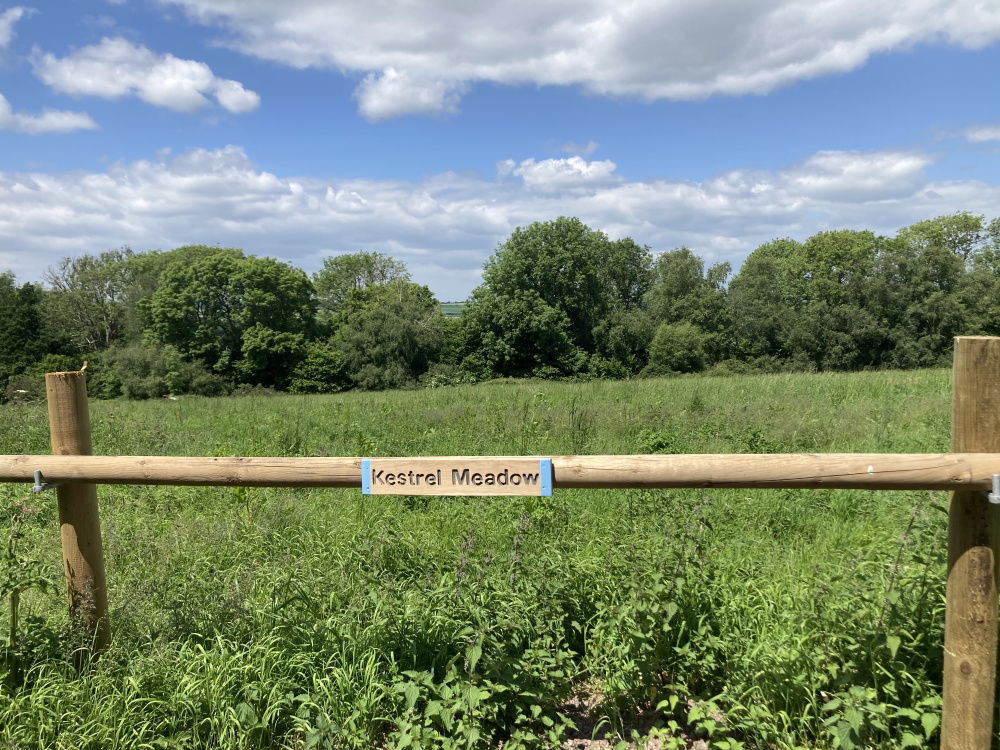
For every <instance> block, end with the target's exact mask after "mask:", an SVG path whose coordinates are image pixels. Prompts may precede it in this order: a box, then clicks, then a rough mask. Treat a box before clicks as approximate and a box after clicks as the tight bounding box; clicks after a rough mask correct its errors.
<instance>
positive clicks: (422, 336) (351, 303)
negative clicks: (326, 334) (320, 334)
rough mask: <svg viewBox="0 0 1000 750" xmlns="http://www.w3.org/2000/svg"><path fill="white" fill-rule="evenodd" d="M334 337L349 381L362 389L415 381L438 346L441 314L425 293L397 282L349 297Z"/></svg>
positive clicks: (434, 300) (370, 288)
mask: <svg viewBox="0 0 1000 750" xmlns="http://www.w3.org/2000/svg"><path fill="white" fill-rule="evenodd" d="M342 306H343V307H345V308H347V309H349V310H350V314H349V317H348V322H347V323H346V324H345V325H344V326H343V327H341V328H340V329H339V330H338V331H337V334H336V336H335V340H336V341H337V343H338V345H339V348H340V351H341V352H342V353H343V356H344V365H345V367H346V370H347V372H348V373H349V374H350V377H351V379H352V380H353V381H354V382H355V383H357V385H358V386H359V387H360V388H363V389H365V390H382V389H386V388H401V387H404V386H408V385H412V384H413V383H415V382H416V380H417V378H419V377H420V376H421V375H422V374H423V373H424V372H426V371H427V368H428V367H429V366H430V365H431V363H432V362H433V361H434V360H435V358H436V357H437V354H438V352H439V351H440V349H441V346H442V330H443V328H444V315H442V313H441V306H440V304H439V303H438V301H437V300H436V299H434V295H433V294H431V291H430V289H428V288H427V287H426V286H420V285H418V284H414V283H412V282H409V281H403V280H402V279H400V280H396V281H392V282H390V283H388V284H382V285H375V286H367V287H365V288H363V289H356V290H354V291H352V292H349V293H348V296H347V298H346V299H345V300H344V302H343V303H342Z"/></svg>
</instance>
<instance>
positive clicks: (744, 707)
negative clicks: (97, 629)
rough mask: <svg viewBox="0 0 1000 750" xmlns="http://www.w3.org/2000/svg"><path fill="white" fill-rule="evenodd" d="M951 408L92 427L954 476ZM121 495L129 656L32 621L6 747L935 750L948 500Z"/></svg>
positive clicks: (17, 653)
mask: <svg viewBox="0 0 1000 750" xmlns="http://www.w3.org/2000/svg"><path fill="white" fill-rule="evenodd" d="M950 392H951V377H950V373H949V372H947V371H922V372H885V373H863V374H853V375H838V374H823V375H781V376H755V377H731V378H708V377H699V378H695V377H692V378H678V379H667V380H644V381H635V382H609V381H599V382H591V383H565V384H560V383H551V382H535V381H519V382H495V383H487V384H481V385H477V386H466V387H455V388H442V389H435V390H421V391H407V392H393V393H384V394H383V393H379V394H370V393H353V392H352V393H346V394H338V395H332V396H280V397H264V396H251V397H243V398H229V399H199V398H183V399H180V400H178V401H157V402H144V403H135V402H122V401H117V402H93V403H92V404H91V414H92V422H93V435H94V449H95V452H97V453H103V454H133V455H134V454H154V455H246V456H255V455H257V456H268V455H273V456H282V455H287V456H338V455H366V456H401V455H456V454H458V455H470V454H472V455H474V454H493V455H497V454H501V455H502V454H508V455H517V454H535V455H537V454H541V455H559V454H566V453H644V452H699V453H712V452H726V453H730V452H733V453H735V452H781V451H823V452H832V451H845V452H933V451H944V450H947V448H948V443H949V404H950ZM48 450H49V444H48V427H47V420H46V411H45V405H44V404H27V405H13V404H11V405H7V406H4V407H0V453H3V454H9V453H46V452H48ZM24 495H25V489H24V487H23V486H9V485H7V486H0V507H3V508H7V509H9V510H8V514H15V515H16V512H17V509H16V508H14V506H13V503H14V501H16V500H19V499H21V498H23V497H24ZM99 496H100V502H101V513H102V526H103V535H104V544H105V556H106V562H107V575H108V582H109V598H110V602H111V617H112V622H113V630H114V640H113V645H112V648H111V650H110V651H109V652H108V653H107V654H106V655H105V656H104V657H103V658H102V659H101V660H100V662H98V664H97V665H96V666H95V667H93V668H92V669H90V670H88V671H85V672H84V673H82V674H77V673H76V672H75V671H74V669H73V667H72V652H73V650H74V648H75V647H76V646H77V645H78V642H79V631H78V630H77V629H75V628H74V627H73V626H72V623H70V622H69V621H68V617H67V615H66V613H65V602H64V600H63V598H62V597H61V596H60V595H57V594H44V593H40V592H38V591H32V592H30V594H27V595H26V596H25V601H24V603H23V604H22V619H23V622H24V625H23V627H22V628H21V641H20V644H19V645H18V647H17V648H16V649H7V650H6V651H4V652H3V661H2V662H0V668H2V669H6V670H7V673H6V677H5V678H4V681H3V682H2V684H0V746H9V747H18V748H22V747H64V748H71V747H73V748H76V747H85V748H108V747H122V748H125V747H128V748H161V747H162V748H166V747H177V748H181V747H184V748H187V747H199V748H202V747H204V748H209V747H211V748H272V747H273V748H285V747H287V748H314V747H315V748H322V747H357V748H362V747H372V746H400V747H402V746H404V745H406V744H407V743H411V745H412V746H417V745H423V746H426V747H459V746H461V747H487V746H496V745H497V743H498V742H499V741H500V740H503V741H504V742H505V745H504V747H505V748H509V747H517V746H529V747H545V746H550V745H551V746H554V744H555V743H558V742H561V741H562V740H563V739H564V738H565V737H567V736H570V737H572V736H579V735H580V734H583V735H585V736H587V737H589V736H591V734H592V733H595V732H596V734H597V735H599V736H604V734H606V733H610V734H611V735H612V736H613V737H618V738H620V739H623V740H635V741H636V742H638V743H640V744H641V742H642V741H644V739H645V738H646V737H648V736H649V734H650V733H651V732H652V733H653V734H657V733H659V734H660V735H661V736H662V738H663V741H664V743H665V746H666V747H683V746H686V745H684V744H683V743H684V740H683V739H681V737H682V736H684V737H687V738H688V740H690V739H692V738H694V737H701V738H704V739H706V740H708V741H709V742H710V743H711V744H710V747H713V748H735V747H740V746H741V745H740V744H739V743H743V745H742V746H745V747H748V748H772V747H782V748H783V747H822V748H826V747H834V746H835V743H837V742H839V746H841V747H848V748H849V747H865V746H878V747H904V746H907V745H909V746H928V747H931V746H935V745H936V741H937V739H936V726H937V720H938V715H939V710H940V709H939V700H938V698H937V696H938V695H939V692H940V680H941V674H940V673H941V651H942V629H943V600H944V558H943V555H944V549H945V522H946V516H945V515H944V514H943V513H942V512H941V509H942V508H943V507H944V504H945V502H946V498H945V496H944V494H943V493H936V494H933V495H929V494H928V493H906V492H879V493H871V492H853V491H835V490H817V491H778V490H769V491H764V490H762V491H748V490H728V491H722V490H713V491H700V490H660V491H610V490H577V491H558V490H557V491H556V494H555V496H554V497H553V498H551V499H542V498H485V499H477V498H433V497H395V496H368V497H363V496H362V495H361V494H360V492H359V491H357V490H299V489H266V490H265V489H250V490H239V489H236V490H234V489H232V488H170V487H112V486H104V487H101V488H100V489H99ZM29 502H32V503H36V504H38V505H39V512H38V513H37V514H35V515H33V516H31V518H30V521H31V523H30V524H27V523H26V529H27V530H26V531H25V537H24V539H22V540H21V545H22V549H25V550H27V551H28V553H27V554H29V555H30V556H32V557H34V558H37V559H38V560H40V561H42V563H43V564H44V566H45V567H46V570H48V571H49V572H50V575H51V577H52V578H54V579H58V577H59V576H60V575H61V574H60V552H59V533H58V523H57V511H56V508H55V497H54V493H45V494H43V495H40V496H37V497H35V498H33V499H32V500H30V501H29ZM4 617H5V616H0V628H3V630H2V631H0V632H6V629H7V624H6V620H5V619H4ZM3 665H6V666H3ZM581 706H587V707H589V715H588V712H587V711H586V710H584V709H583V708H581ZM570 722H573V723H575V724H576V725H577V727H578V729H577V730H574V729H573V728H572V727H571V726H570ZM633 732H635V735H634V736H633ZM3 743H6V745H3ZM672 743H673V744H672ZM678 743H681V744H678Z"/></svg>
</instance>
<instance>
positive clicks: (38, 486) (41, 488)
mask: <svg viewBox="0 0 1000 750" xmlns="http://www.w3.org/2000/svg"><path fill="white" fill-rule="evenodd" d="M997 476H998V475H996V474H994V477H997ZM994 484H996V480H994ZM56 487H62V482H53V483H52V484H42V472H40V471H36V472H35V484H34V485H33V486H32V488H31V491H32V492H45V490H54V489H55V488H56ZM991 502H992V501H991ZM997 502H1000V500H998V501H997Z"/></svg>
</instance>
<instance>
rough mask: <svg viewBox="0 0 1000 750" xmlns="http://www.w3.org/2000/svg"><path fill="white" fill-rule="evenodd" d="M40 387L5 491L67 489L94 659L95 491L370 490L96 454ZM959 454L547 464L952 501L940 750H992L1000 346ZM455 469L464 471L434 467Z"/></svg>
mask: <svg viewBox="0 0 1000 750" xmlns="http://www.w3.org/2000/svg"><path fill="white" fill-rule="evenodd" d="M45 380H46V391H47V395H48V407H49V423H50V432H51V437H52V452H53V454H54V455H51V456H0V482H33V481H36V479H37V477H36V474H35V472H39V471H40V472H41V476H42V478H43V481H44V482H46V483H57V484H58V485H59V486H58V488H57V493H58V501H59V521H60V530H61V535H62V548H63V560H64V566H65V574H66V587H67V594H68V598H69V605H70V607H71V609H72V610H73V611H74V612H75V613H76V614H77V615H78V616H80V617H82V618H83V619H84V621H86V622H88V623H90V625H91V627H92V628H93V631H94V639H95V640H94V642H95V644H96V647H97V648H98V649H102V648H104V647H105V646H106V645H107V643H108V640H109V638H110V622H109V619H108V600H107V586H106V582H105V575H104V555H103V551H102V547H101V530H100V520H99V517H98V506H97V484H98V483H100V484H165V485H204V486H211V485H222V486H227V485H228V486H254V487H267V486H273V487H358V488H360V487H361V486H362V459H361V458H201V457H164V456H94V455H91V454H92V452H93V451H92V446H91V440H90V416H89V410H88V404H87V391H86V380H85V376H84V374H83V373H82V372H64V373H50V374H49V375H47V376H46V379H45ZM951 448H952V451H954V452H952V453H941V454H857V453H832V454H769V455H760V454H753V455H669V456H664V455H656V456H552V457H551V479H552V485H553V486H554V487H555V488H556V489H560V488H562V489H572V488H598V487H604V488H627V487H647V488H654V487H720V488H725V487H732V488H763V487H773V488H795V489H818V488H824V489H868V490H949V491H951V500H950V507H949V514H948V567H947V571H948V573H947V574H948V581H947V589H946V596H947V602H946V609H945V642H944V690H943V708H942V718H941V747H942V748H946V749H947V750H960V749H961V750H980V749H981V750H988V748H989V747H990V745H991V741H992V735H993V713H994V693H995V683H996V657H997V607H998V600H997V578H998V564H1000V555H998V548H1000V504H998V503H994V502H992V501H993V500H998V501H1000V497H997V498H991V497H988V492H989V490H990V489H991V486H992V480H993V475H994V474H1000V338H994V337H983V336H967V337H959V338H957V339H956V340H955V360H954V381H953V395H952V435H951ZM477 458H481V457H477ZM523 458H524V457H517V460H523ZM380 460H381V459H380ZM448 460H451V461H461V460H462V459H460V458H453V459H439V461H441V462H444V461H448ZM497 460H498V461H503V460H504V459H502V458H498V459H497ZM511 460H515V459H511ZM421 476H422V475H421ZM438 489H439V488H438ZM436 494H440V489H439V491H438V493H436ZM477 494H482V492H481V491H480V492H477Z"/></svg>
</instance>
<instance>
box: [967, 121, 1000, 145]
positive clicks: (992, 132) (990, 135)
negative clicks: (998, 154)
mask: <svg viewBox="0 0 1000 750" xmlns="http://www.w3.org/2000/svg"><path fill="white" fill-rule="evenodd" d="M965 139H966V140H967V141H969V142H970V143H985V142H987V141H1000V125H979V126H977V127H973V128H969V129H968V130H966V131H965Z"/></svg>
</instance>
